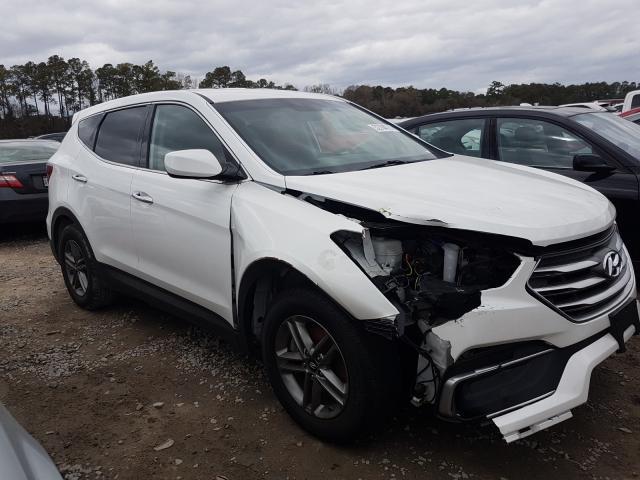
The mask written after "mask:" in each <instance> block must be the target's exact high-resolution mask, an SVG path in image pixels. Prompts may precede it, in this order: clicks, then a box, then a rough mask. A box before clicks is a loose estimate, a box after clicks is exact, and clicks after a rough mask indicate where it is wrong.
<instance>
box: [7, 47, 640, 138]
mask: <svg viewBox="0 0 640 480" xmlns="http://www.w3.org/2000/svg"><path fill="white" fill-rule="evenodd" d="M196 87H199V88H229V87H244V88H276V89H285V90H296V87H294V86H293V85H291V84H289V83H285V84H284V85H277V84H276V83H274V82H273V81H270V80H267V79H265V78H260V79H258V80H250V79H248V78H247V77H246V76H245V74H244V73H243V72H242V71H241V70H232V69H231V68H230V67H229V66H220V67H215V68H214V69H213V70H211V71H209V72H207V73H205V74H204V77H203V78H202V79H201V80H198V79H194V78H192V77H191V76H189V75H184V74H180V73H176V72H174V71H171V70H167V71H164V72H162V71H160V69H159V68H158V67H157V66H156V65H155V64H154V63H153V61H152V60H149V61H148V62H146V63H144V64H142V65H136V64H133V63H119V64H116V65H113V64H111V63H107V64H105V65H103V66H102V67H99V68H96V69H95V70H93V69H92V68H91V67H90V66H89V63H88V62H87V61H85V60H81V59H79V58H70V59H68V60H65V59H64V58H62V57H61V56H59V55H52V56H50V57H49V58H48V59H47V61H46V62H39V63H36V62H32V61H29V62H26V63H25V64H22V65H14V66H12V67H5V66H4V65H2V64H0V138H23V137H27V136H31V135H39V134H41V133H46V132H51V131H64V130H67V128H68V127H69V125H70V122H71V117H72V115H73V114H74V113H75V112H77V111H79V110H82V109H83V108H86V107H88V106H90V105H95V104H97V103H100V102H104V101H107V100H112V99H115V98H120V97H125V96H128V95H133V94H136V93H144V92H152V91H158V90H175V89H185V88H196ZM638 88H640V83H636V82H628V81H623V82H612V83H607V82H593V83H583V84H577V85H562V84H560V83H553V84H547V83H529V84H511V85H504V84H502V83H501V82H498V81H494V82H492V83H491V85H489V87H488V88H487V90H486V93H474V92H465V91H457V90H450V89H447V88H439V89H436V88H423V89H419V88H415V87H412V86H409V87H398V88H391V87H385V86H380V85H378V86H369V85H352V86H349V87H347V88H346V89H344V90H343V91H339V90H338V89H335V88H333V87H332V86H331V85H328V84H318V85H311V86H307V87H304V90H305V91H310V92H319V93H328V94H331V95H341V96H343V97H344V98H346V99H348V100H351V101H353V102H355V103H358V104H359V105H362V106H363V107H365V108H368V109H369V110H372V111H374V112H376V113H378V114H380V115H382V116H384V117H387V118H394V117H412V116H418V115H424V114H427V113H432V112H440V111H445V110H450V109H454V108H470V107H486V106H497V105H518V104H520V103H524V102H526V103H531V104H540V105H560V104H563V103H573V102H587V101H594V100H598V99H608V98H623V97H624V95H625V94H626V93H627V92H629V91H631V90H635V89H638Z"/></svg>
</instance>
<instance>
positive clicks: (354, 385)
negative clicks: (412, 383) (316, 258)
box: [262, 289, 393, 441]
mask: <svg viewBox="0 0 640 480" xmlns="http://www.w3.org/2000/svg"><path fill="white" fill-rule="evenodd" d="M376 340H379V341H381V342H384V343H385V345H383V346H382V348H380V345H378V346H377V347H376V349H375V350H376V353H375V355H374V354H373V352H372V350H373V348H372V345H371V343H372V342H374V341H376ZM262 347H263V358H264V364H265V368H266V370H267V375H268V376H269V380H270V381H271V384H272V386H273V389H274V392H275V394H276V396H277V397H278V399H279V400H280V402H281V403H282V405H283V406H284V408H285V409H286V410H287V412H288V413H289V414H290V415H291V416H292V417H293V419H294V420H295V421H296V422H298V423H299V424H300V425H301V426H302V427H303V428H304V429H306V430H307V431H309V432H310V433H312V434H314V435H316V436H318V437H320V438H323V439H327V440H333V441H344V440H349V439H351V438H353V437H355V436H357V435H358V434H359V433H361V432H362V431H363V430H365V427H368V426H372V425H375V424H378V425H379V424H380V423H381V422H382V421H383V420H384V418H385V417H386V416H387V415H388V413H389V410H388V409H387V410H385V408H386V407H387V402H386V400H388V399H390V398H392V396H393V395H390V394H389V392H388V390H389V389H390V388H391V386H392V382H391V381H390V377H389V375H387V373H386V372H390V370H391V369H390V366H391V364H392V363H393V362H389V361H388V360H389V359H390V358H391V357H390V356H388V355H385V350H388V349H389V348H391V344H390V343H388V342H387V341H386V340H383V339H371V338H369V334H367V333H366V332H364V331H361V329H359V328H357V327H356V326H355V325H354V324H353V323H352V320H351V319H350V318H348V317H347V315H346V314H345V313H343V312H342V311H341V310H340V309H338V308H337V307H336V306H335V305H333V304H332V303H331V302H330V301H328V300H327V299H326V298H325V297H324V296H322V295H321V294H319V293H317V292H314V291H311V290H298V289H297V290H289V291H286V292H283V293H282V294H280V296H279V297H278V298H277V299H276V300H275V301H274V304H273V306H272V307H271V308H270V310H269V312H268V314H267V317H266V319H265V325H264V331H263V344H262ZM383 358H384V359H385V360H387V362H384V361H383V362H381V361H380V360H381V359H383Z"/></svg>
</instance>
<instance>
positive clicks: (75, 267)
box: [64, 240, 89, 297]
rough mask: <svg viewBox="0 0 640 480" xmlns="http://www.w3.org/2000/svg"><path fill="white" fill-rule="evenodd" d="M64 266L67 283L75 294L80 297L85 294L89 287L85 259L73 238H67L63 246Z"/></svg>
mask: <svg viewBox="0 0 640 480" xmlns="http://www.w3.org/2000/svg"><path fill="white" fill-rule="evenodd" d="M64 267H65V270H66V272H67V278H68V279H69V284H70V285H71V288H73V291H74V292H75V293H76V295H78V296H81V297H83V296H84V295H86V293H87V289H88V288H89V277H88V275H87V259H86V258H85V256H84V254H83V253H82V249H81V248H80V245H78V242H76V241H75V240H69V241H68V242H67V243H66V244H65V246H64Z"/></svg>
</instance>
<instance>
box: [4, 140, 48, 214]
mask: <svg viewBox="0 0 640 480" xmlns="http://www.w3.org/2000/svg"><path fill="white" fill-rule="evenodd" d="M59 147H60V144H59V143H58V142H53V141H51V140H0V223H14V222H16V223H17V222H36V221H43V220H44V219H45V218H46V216H47V209H48V205H49V202H48V198H47V190H48V183H49V182H48V177H47V161H48V160H49V158H51V156H52V155H53V154H54V153H55V152H56V150H57V149H58V148H59Z"/></svg>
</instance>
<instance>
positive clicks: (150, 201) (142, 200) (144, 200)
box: [131, 192, 153, 203]
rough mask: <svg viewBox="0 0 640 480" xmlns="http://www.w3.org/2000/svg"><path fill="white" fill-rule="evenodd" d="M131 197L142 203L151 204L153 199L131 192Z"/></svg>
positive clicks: (140, 193)
mask: <svg viewBox="0 0 640 480" xmlns="http://www.w3.org/2000/svg"><path fill="white" fill-rule="evenodd" d="M131 196H132V197H133V198H135V199H136V200H139V201H141V202H144V203H153V198H151V197H150V196H149V195H147V194H146V193H144V192H133V193H132V194H131Z"/></svg>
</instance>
